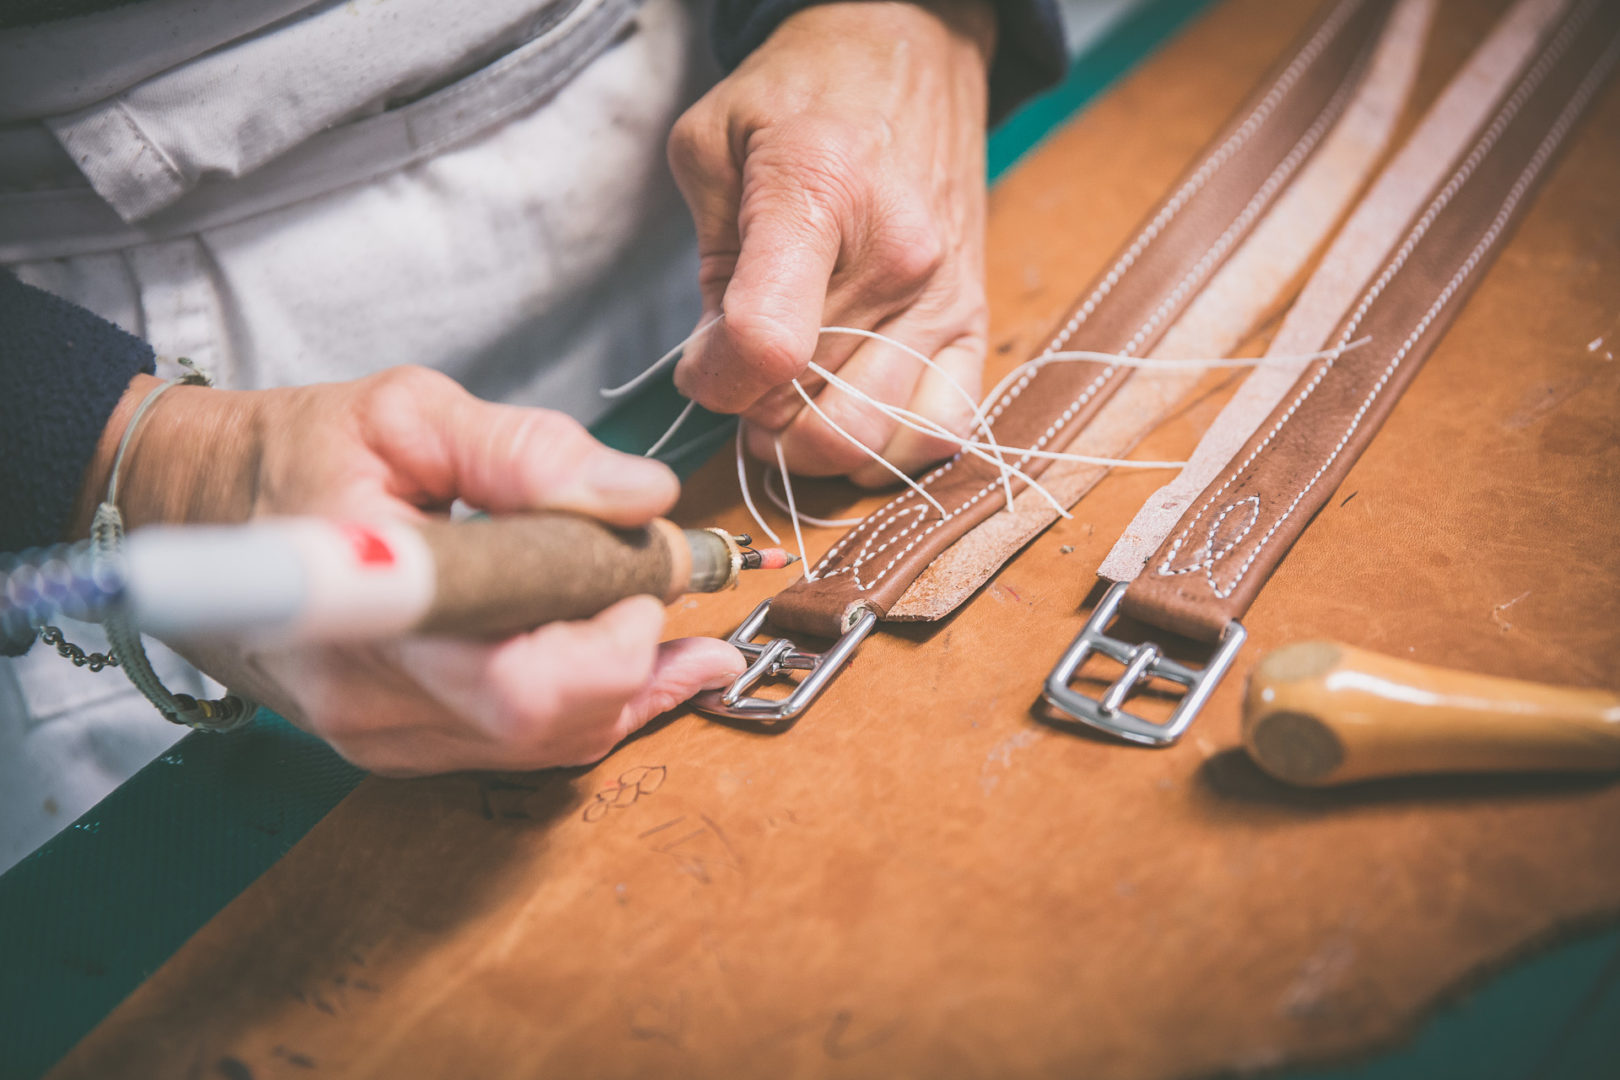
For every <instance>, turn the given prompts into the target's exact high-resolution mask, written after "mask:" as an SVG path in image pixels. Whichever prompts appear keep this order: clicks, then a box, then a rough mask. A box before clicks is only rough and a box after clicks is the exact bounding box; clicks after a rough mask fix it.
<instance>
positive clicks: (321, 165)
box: [0, 0, 713, 870]
mask: <svg viewBox="0 0 1620 1080" xmlns="http://www.w3.org/2000/svg"><path fill="white" fill-rule="evenodd" d="M259 8H260V9H261V10H260V11H259V13H258V14H257V15H256V16H254V17H252V18H250V19H247V20H246V21H244V19H243V16H242V5H240V4H236V3H234V2H233V0H211V2H210V3H206V4H198V3H195V2H194V0H187V2H186V3H185V4H183V5H181V4H176V3H174V2H172V0H146V2H145V3H142V4H137V5H134V6H133V7H129V8H120V9H114V11H112V12H108V13H105V14H104V15H101V16H92V17H90V18H89V19H85V20H74V21H73V22H72V24H71V25H69V26H67V27H66V28H65V29H64V27H62V26H61V25H53V26H51V27H47V28H36V29H35V30H22V31H5V32H0V70H10V71H11V72H12V73H13V74H12V75H11V76H0V125H4V126H0V265H6V266H8V267H10V268H11V269H12V270H13V271H14V272H15V273H16V274H17V275H18V276H19V277H20V278H21V279H22V280H24V281H27V282H29V283H31V284H34V285H37V286H39V287H41V288H44V289H47V290H49V291H51V292H54V293H57V294H59V295H61V296H64V297H66V298H67V299H69V300H72V301H74V302H75V303H78V304H81V305H83V306H85V307H87V308H89V309H90V310H92V311H95V312H97V313H98V314H100V315H102V316H103V317H105V318H107V319H109V320H111V321H113V322H115V323H117V324H119V325H120V326H123V327H124V328H125V329H127V330H129V331H130V332H132V333H135V334H137V335H139V336H141V337H144V338H145V339H146V340H148V341H150V342H151V343H152V345H153V347H154V348H155V349H156V350H157V351H158V353H159V354H160V355H161V356H171V357H172V356H187V357H191V358H192V359H194V360H196V361H197V362H198V363H199V364H201V365H202V366H203V367H205V368H207V369H208V370H209V371H211V372H212V373H213V374H214V375H215V377H216V379H217V381H218V382H219V383H220V384H221V385H224V386H227V387H231V388H238V389H252V388H262V387H270V386H283V385H294V384H303V383H310V382H320V381H330V380H339V379H349V378H354V377H357V376H361V375H365V374H368V373H371V372H374V371H378V370H380V369H383V368H387V367H392V366H395V365H398V364H424V365H427V366H430V367H434V368H438V369H439V370H441V371H445V372H447V373H449V374H451V375H453V376H454V377H455V378H457V379H458V380H459V381H460V382H462V383H463V384H464V385H465V386H467V387H468V388H469V389H470V390H472V391H473V392H474V393H476V394H478V395H480V396H482V397H486V398H489V399H493V400H504V401H510V402H516V403H521V404H532V405H543V406H547V407H550V408H555V409H560V410H563V411H566V412H569V413H571V414H573V415H574V416H576V417H578V418H580V419H581V420H584V421H586V422H589V421H590V420H592V419H594V418H596V417H597V416H599V415H600V414H601V412H602V403H601V399H600V398H599V397H598V396H597V393H596V391H597V390H598V389H599V388H600V387H602V386H604V385H611V384H613V383H616V382H619V381H622V380H623V379H625V378H628V377H629V376H630V375H631V374H633V373H634V372H635V371H637V370H640V368H641V367H643V366H644V365H645V364H646V363H647V362H649V361H650V360H651V359H652V358H653V357H656V356H657V355H658V354H659V353H661V352H662V351H663V349H665V348H666V347H667V346H668V345H669V344H670V343H672V342H673V341H675V340H678V339H679V338H680V337H681V336H682V335H683V334H684V333H686V332H687V330H689V329H690V327H691V326H692V324H693V322H694V321H695V319H696V317H697V314H698V311H699V300H698V296H697V289H696V254H695V243H694V240H693V237H692V233H691V226H690V222H689V220H688V219H687V216H686V213H685V211H684V209H683V208H682V205H681V203H680V199H679V196H678V194H677V192H676V191H675V189H674V185H673V183H672V181H671V180H670V179H669V176H668V170H667V166H666V165H665V160H664V141H665V138H666V137H667V134H668V131H669V128H670V125H671V124H672V123H673V122H674V120H675V118H676V117H677V116H679V114H680V112H681V111H682V110H683V109H684V107H685V106H686V105H687V104H689V103H690V102H691V101H692V100H694V99H695V98H696V96H697V95H698V94H699V93H701V91H702V90H703V89H704V88H705V86H706V85H707V84H708V83H709V82H711V81H712V79H713V72H712V70H711V69H710V67H709V65H708V61H707V60H706V59H705V50H704V49H703V47H702V46H701V43H700V36H701V35H700V31H701V27H702V24H703V22H704V21H705V15H704V13H703V12H701V11H700V10H697V7H696V3H695V2H694V0H640V2H638V0H484V2H483V3H481V4H479V5H445V4H442V3H438V2H436V0H435V2H428V0H389V2H388V3H387V4H378V3H375V2H359V0H345V2H343V3H331V2H316V3H310V2H308V0H277V2H276V3H274V4H269V3H266V4H263V5H259ZM177 13H178V14H177ZM143 14H144V15H145V16H146V17H147V19H148V20H155V21H156V23H157V25H154V24H153V22H151V21H149V22H144V23H143V22H141V21H140V17H141V16H142V15H143ZM182 16H184V17H182ZM165 20H167V21H165ZM137 31H142V32H144V33H146V34H147V35H148V36H149V37H151V38H152V40H153V41H161V43H162V50H161V51H157V46H156V45H154V46H153V47H152V48H151V49H148V50H145V52H143V51H142V50H118V49H117V48H115V47H111V44H113V43H116V42H117V41H118V40H119V39H120V36H123V37H125V38H127V37H128V36H129V35H131V34H133V33H136V32H137ZM75 33H76V34H77V37H75V36H74V34H75ZM188 33H190V34H191V35H192V38H191V41H190V47H189V48H183V47H177V46H176V45H175V42H176V40H177V36H178V39H179V40H182V41H183V40H185V35H186V34H188ZM30 34H33V35H35V37H34V39H33V40H30V39H29V38H28V35H30ZM41 42H43V44H41ZM108 56H113V57H118V58H119V66H117V67H113V66H111V65H110V64H108V63H105V62H103V61H102V60H98V59H97V58H98V57H103V58H105V57H108ZM131 56H133V57H135V59H134V60H131V59H130V57H131ZM153 56H155V57H157V59H156V60H153V59H151V57H153ZM143 57H145V58H146V59H145V60H144V62H143V60H142V58H143ZM75 62H77V64H78V65H79V70H77V71H75V70H74V63H75ZM30 65H31V66H30ZM19 72H20V74H19ZM70 155H71V156H70ZM65 629H66V630H68V633H69V636H70V637H74V638H75V639H78V640H80V643H81V644H82V645H84V647H85V648H87V649H89V648H105V642H104V639H102V638H101V637H100V636H99V633H98V632H97V630H96V628H94V627H87V626H83V625H81V624H74V625H72V626H70V627H65ZM151 651H152V654H153V659H154V663H155V666H156V667H157V668H158V670H159V672H160V674H162V675H164V676H165V678H166V679H167V680H168V681H169V684H170V685H171V687H173V688H174V689H176V690H183V691H185V692H188V693H210V692H217V687H210V686H208V685H206V684H205V682H204V681H203V680H202V678H201V676H200V675H198V673H196V672H195V671H193V670H191V669H190V668H189V667H188V666H187V665H186V664H185V663H184V661H182V660H180V659H179V658H178V657H176V656H174V655H173V654H172V653H169V652H168V651H167V650H164V649H162V648H161V646H156V645H155V644H154V646H153V648H152V650H151ZM181 734H183V731H182V730H181V729H178V728H175V727H173V726H171V725H169V724H168V723H166V722H165V721H163V720H162V719H161V717H159V716H158V715H157V713H156V712H155V711H154V710H153V709H152V708H151V707H150V706H149V705H147V704H146V702H145V701H144V700H143V699H141V698H140V697H139V696H138V695H136V694H135V693H134V691H133V689H132V688H131V687H130V686H129V685H128V683H127V681H126V680H125V679H124V677H123V676H122V675H121V674H120V673H117V672H115V671H110V670H109V671H103V672H101V673H99V674H91V673H89V672H88V671H83V670H79V669H75V668H73V667H72V666H71V665H69V664H68V663H67V662H66V661H64V660H62V659H61V658H59V657H57V656H56V655H55V654H54V652H53V651H51V650H50V649H48V648H46V647H44V646H40V645H36V646H35V647H34V649H33V650H32V651H31V652H30V653H29V654H28V655H27V656H24V657H22V658H19V659H15V660H0V870H4V869H5V868H6V867H8V866H10V865H11V864H12V863H14V862H15V861H16V860H17V859H19V858H21V857H22V856H23V855H25V854H27V852H29V851H31V850H32V849H33V848H34V847H36V846H38V844H40V843H41V842H43V841H44V840H45V839H47V838H48V837H49V836H50V835H52V834H53V833H54V832H55V831H56V830H58V829H60V828H62V827H63V826H65V825H66V824H68V823H69V822H71V821H72V820H73V819H74V818H75V817H76V816H78V815H79V814H80V813H82V812H83V811H84V810H86V809H88V808H89V807H90V806H91V805H93V804H94V803H95V802H96V801H97V800H99V799H100V798H102V797H103V796H104V795H105V794H106V793H107V792H108V791H110V790H111V789H112V788H113V787H115V786H116V785H117V784H118V783H119V782H121V781H122V780H123V779H124V778H126V777H127V776H128V775H130V774H131V773H133V772H134V771H135V770H136V769H138V768H139V767H140V766H142V765H144V764H145V763H146V762H147V761H149V760H151V759H152V758H153V757H155V756H157V755H158V754H160V753H162V752H163V751H164V750H165V749H166V748H167V747H168V746H169V744H170V743H172V742H173V741H174V739H176V738H177V737H178V736H179V735H181Z"/></svg>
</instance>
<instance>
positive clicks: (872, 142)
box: [669, 0, 995, 484]
mask: <svg viewBox="0 0 1620 1080" xmlns="http://www.w3.org/2000/svg"><path fill="white" fill-rule="evenodd" d="M994 26H995V18H994V14H993V13H992V11H991V9H990V8H989V6H988V5H986V4H984V3H983V2H982V0H944V2H939V3H929V4H926V5H925V4H922V3H877V2H870V3H869V2H856V3H830V4H822V5H817V6H814V7H809V8H806V9H804V10H802V11H800V12H798V13H796V14H794V15H792V16H791V17H789V18H788V19H787V20H786V21H784V22H783V23H782V25H781V26H780V27H778V28H777V30H776V31H775V33H773V34H772V35H771V37H770V38H769V39H768V40H767V41H766V42H765V43H764V44H763V45H762V46H760V48H758V49H757V50H755V52H754V53H753V54H752V55H750V56H749V57H748V59H747V60H746V61H745V62H744V63H743V64H742V65H741V66H740V67H739V68H738V69H737V70H736V71H735V72H734V73H733V74H732V75H730V76H729V77H728V78H726V79H725V80H723V81H722V82H721V83H720V84H719V85H717V86H716V87H715V88H714V89H713V90H711V91H710V92H709V94H708V95H707V96H705V97H704V98H703V99H702V100H701V101H699V102H698V103H697V104H696V105H694V106H692V108H691V109H690V110H689V111H688V112H687V113H686V115H684V116H683V117H681V119H680V121H679V122H678V123H677V124H676V126H675V130H674V132H673V133H672V135H671V136H670V143H669V156H670V164H671V167H672V168H673V170H674V173H675V178H676V181H677V182H678V183H679V185H680V188H681V192H682V193H683V195H684V196H685V197H686V202H687V205H688V206H689V207H690V208H691V211H692V216H693V219H694V220H695V222H696V224H697V233H698V244H699V250H700V252H701V256H702V267H701V271H700V274H701V284H702V288H703V298H704V306H705V309H706V310H705V314H704V318H703V321H704V322H707V321H708V320H709V319H711V318H713V316H714V315H716V314H718V313H720V312H722V311H723V312H724V313H725V318H724V320H722V321H721V322H719V323H718V324H716V325H715V326H714V327H713V328H712V329H711V330H709V331H708V332H707V333H705V334H703V335H702V336H701V337H699V338H698V339H697V340H696V341H695V342H694V343H693V345H692V346H691V347H690V348H689V349H688V350H687V354H686V355H685V356H684V357H683V358H682V360H681V363H680V365H679V366H678V367H677V369H676V373H675V381H676V385H677V386H678V387H679V388H680V390H681V392H682V393H684V394H686V395H687V396H688V397H690V398H692V399H694V400H696V401H697V402H698V403H699V404H702V405H704V406H706V407H708V408H711V409H715V410H717V411H721V412H732V413H741V414H742V415H743V416H744V417H745V418H746V419H747V420H748V421H749V426H750V432H751V434H750V440H751V449H752V450H753V452H754V453H755V454H756V455H759V456H761V457H765V458H767V459H770V458H771V457H772V456H773V454H774V452H773V451H772V449H771V440H772V438H773V437H774V436H775V435H777V434H780V436H781V438H782V445H783V449H784V451H785V453H786V454H787V458H788V462H789V466H790V467H791V468H793V469H794V470H795V471H798V472H804V473H808V474H811V475H829V474H838V473H850V474H851V475H852V477H853V479H855V480H856V481H857V482H860V483H872V484H877V483H887V482H888V481H889V480H890V479H892V477H891V474H889V473H888V472H887V471H886V470H884V469H883V468H882V467H881V466H879V465H877V464H876V463H875V462H873V461H872V460H871V459H870V457H868V456H867V455H866V454H864V453H862V452H861V451H860V450H859V449H858V448H856V447H853V446H851V445H849V443H848V442H847V441H846V440H844V439H843V438H841V437H840V436H839V435H838V434H837V433H836V432H834V431H832V430H831V429H830V428H829V427H828V426H827V425H826V424H824V423H823V422H822V421H821V420H820V419H819V418H818V417H816V416H815V415H814V414H813V413H812V412H811V411H810V410H808V409H807V408H805V406H804V404H803V401H802V399H801V398H800V397H799V395H798V394H797V392H796V391H795V390H794V389H793V387H792V386H791V385H790V383H791V380H793V379H794V378H798V377H800V376H802V375H804V373H805V370H806V364H807V363H808V362H809V361H810V360H812V359H814V360H815V361H816V362H817V363H819V364H820V365H822V366H823V367H825V368H827V369H828V370H831V371H836V372H837V373H838V374H839V376H840V377H842V378H844V379H847V380H848V381H849V382H851V383H853V384H854V385H856V386H858V387H860V388H861V389H862V390H864V391H865V392H867V393H869V394H871V395H872V396H874V397H876V398H878V399H879V400H882V401H885V402H889V403H892V404H896V405H901V406H904V407H907V408H909V409H911V410H912V411H914V412H917V413H921V414H923V415H924V416H927V417H929V418H930V419H932V420H934V421H935V422H937V423H940V424H942V425H944V426H945V427H947V428H948V429H950V430H952V431H953V432H956V433H957V434H965V433H966V432H967V431H968V428H969V422H970V420H971V416H972V409H971V405H970V403H969V402H968V401H967V400H964V398H963V397H962V396H961V394H960V393H959V392H958V391H956V390H955V389H953V388H952V387H951V386H950V383H949V381H948V380H947V379H945V378H943V377H942V376H940V375H939V374H937V373H935V372H932V371H929V370H928V369H926V368H924V366H923V365H922V364H920V363H918V362H917V361H916V360H915V359H913V358H911V357H908V356H906V355H905V354H904V353H903V352H901V351H900V350H898V349H895V348H893V347H891V346H888V345H884V344H882V343H879V342H873V341H868V340H863V339H859V338H853V337H848V336H843V335H838V336H834V335H826V336H823V337H820V338H819V339H818V335H817V331H818V329H819V328H820V327H821V326H822V325H823V324H826V325H842V326H852V327H856V328H859V329H863V330H877V331H879V332H881V333H884V334H887V335H889V336H890V337H894V338H897V339H899V340H900V341H903V342H905V343H906V344H908V345H910V346H912V347H913V348H915V349H917V350H918V351H920V352H922V353H923V354H924V355H927V356H930V357H932V358H933V359H934V360H935V361H936V362H937V363H938V364H939V365H941V367H943V368H944V369H945V370H946V371H948V372H949V373H950V375H951V376H952V377H953V378H954V379H955V380H956V381H957V382H958V383H960V384H961V385H962V386H964V387H965V388H966V389H967V391H968V393H969V394H971V395H972V396H973V397H974V398H977V396H978V393H979V391H980V374H981V369H982V367H983V364H984V355H985V336H986V333H987V313H986V307H985V297H984V213H985V209H984V203H985V179H984V169H985V166H984V128H985V110H986V97H987V90H986V68H987V65H988V57H989V55H990V53H991V51H992V49H993V36H994ZM699 325H702V323H700V324H699ZM802 381H803V384H804V386H805V388H806V389H807V390H809V391H810V392H811V394H812V396H814V397H815V398H816V402H817V405H818V406H820V407H821V408H822V409H823V410H824V411H825V412H826V413H827V415H828V416H829V417H831V418H832V419H833V421H834V422H835V423H837V424H838V425H839V426H840V427H842V428H843V429H844V430H845V431H848V432H849V433H850V434H852V435H854V436H856V437H857V438H859V439H860V441H861V442H862V443H864V444H865V445H866V446H868V447H870V448H872V449H873V450H877V451H879V452H881V453H882V454H883V455H884V456H885V457H887V458H888V459H889V460H890V461H892V462H894V463H895V464H897V465H898V466H899V467H900V468H902V469H905V470H907V471H914V470H916V469H918V468H920V467H922V466H923V465H926V464H928V463H929V462H932V461H935V460H938V459H939V458H941V457H943V456H945V455H946V454H948V453H950V452H952V451H953V450H954V449H955V447H954V446H953V445H952V444H951V443H949V442H947V441H944V440H941V439H938V438H934V437H931V436H925V435H921V434H918V433H916V432H913V431H909V430H907V429H905V428H902V427H899V426H897V425H896V424H895V422H894V421H892V420H889V419H888V418H886V417H884V416H883V415H882V414H880V413H878V412H877V411H876V410H874V409H872V408H871V406H870V405H867V404H863V403H861V402H859V401H858V400H857V399H855V398H854V397H852V396H851V395H849V394H847V393H845V392H843V391H841V390H838V389H837V388H833V387H827V386H825V385H824V384H822V383H821V382H820V380H816V379H814V378H813V377H812V378H809V379H805V380H802Z"/></svg>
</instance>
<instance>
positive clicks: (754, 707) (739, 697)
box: [692, 600, 878, 725]
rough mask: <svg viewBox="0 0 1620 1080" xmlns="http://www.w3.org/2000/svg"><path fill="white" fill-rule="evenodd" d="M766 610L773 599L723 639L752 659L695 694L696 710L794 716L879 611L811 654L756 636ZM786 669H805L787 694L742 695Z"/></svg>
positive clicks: (772, 720)
mask: <svg viewBox="0 0 1620 1080" xmlns="http://www.w3.org/2000/svg"><path fill="white" fill-rule="evenodd" d="M770 613H771V602H770V601H769V600H765V601H764V602H762V603H761V604H760V605H759V606H758V607H756V608H755V609H754V610H753V612H751V613H750V614H749V616H748V618H746V619H744V620H743V621H742V625H741V626H739V627H737V629H735V630H733V631H732V632H731V635H730V636H729V637H727V638H726V641H727V642H728V643H729V644H731V645H732V646H734V647H735V648H736V649H738V650H739V651H740V652H741V653H742V654H743V655H744V656H746V657H748V658H749V660H750V661H752V662H751V663H750V664H749V665H748V670H746V671H744V672H743V673H742V674H741V675H739V676H737V677H736V678H735V679H733V680H732V681H731V685H730V686H728V687H726V688H725V689H724V690H704V691H703V692H701V693H699V694H697V695H696V696H695V697H693V698H692V704H693V705H695V706H696V707H697V708H698V709H700V710H701V711H703V712H706V713H709V714H711V715H713V716H722V717H726V718H727V719H730V720H750V721H753V722H754V723H762V724H772V725H776V724H784V723H786V722H787V721H789V720H793V719H796V718H797V717H798V716H799V714H800V713H802V712H804V710H805V709H807V708H809V707H810V704H811V702H813V701H815V699H816V698H817V697H818V696H819V695H820V694H821V691H822V690H824V689H826V686H827V684H828V683H830V682H831V681H832V680H833V678H834V677H835V676H836V675H837V674H838V672H839V671H840V670H842V669H843V667H844V665H845V664H846V663H848V662H849V658H850V656H851V655H852V654H853V653H854V652H855V649H856V648H857V647H858V646H859V645H860V643H861V642H862V641H865V640H866V637H867V635H868V634H870V633H871V632H872V631H873V629H875V628H876V627H877V624H878V617H877V612H875V611H863V612H861V616H860V618H859V619H857V620H856V621H855V625H853V626H851V627H850V628H849V629H848V630H845V631H844V633H843V635H842V636H840V637H839V639H838V640H837V641H836V642H834V643H833V647H832V648H830V649H828V650H827V651H826V652H820V653H814V652H806V651H804V650H803V649H800V648H799V646H798V645H797V644H795V643H794V642H793V640H792V639H791V638H784V637H778V638H772V639H771V640H769V641H765V642H757V641H755V640H754V638H755V637H756V636H757V635H758V634H759V632H760V630H761V629H763V628H764V626H765V620H766V619H767V618H768V617H769V616H770ZM784 671H806V672H809V674H808V675H806V676H805V677H804V678H803V679H801V680H799V683H798V685H797V686H795V687H794V688H793V691H792V692H791V693H789V694H788V696H787V697H785V698H781V699H777V700H773V699H771V698H762V697H750V696H746V695H747V694H748V692H749V691H750V690H752V689H753V688H754V687H755V686H758V685H759V684H760V683H761V682H763V681H765V680H766V679H769V678H774V677H776V676H777V675H780V674H781V673H782V672H784Z"/></svg>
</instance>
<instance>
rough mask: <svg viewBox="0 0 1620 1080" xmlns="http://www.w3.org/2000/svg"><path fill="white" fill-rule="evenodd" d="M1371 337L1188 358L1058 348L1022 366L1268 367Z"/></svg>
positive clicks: (1355, 345)
mask: <svg viewBox="0 0 1620 1080" xmlns="http://www.w3.org/2000/svg"><path fill="white" fill-rule="evenodd" d="M1371 340H1372V335H1370V334H1369V335H1367V336H1366V337H1359V338H1357V339H1356V340H1354V341H1352V342H1349V343H1348V344H1346V345H1345V346H1344V347H1343V348H1333V349H1323V350H1321V351H1320V352H1313V353H1299V354H1297V355H1294V356H1238V357H1208V358H1206V357H1198V358H1195V359H1194V358H1189V359H1186V360H1165V359H1161V358H1159V357H1156V356H1120V355H1118V354H1116V353H1104V352H1090V351H1088V350H1085V349H1070V350H1066V351H1064V352H1055V353H1051V354H1049V355H1047V356H1044V357H1041V358H1040V359H1039V360H1031V361H1029V362H1028V363H1027V364H1024V365H1022V366H1024V367H1027V366H1029V364H1034V363H1043V364H1044V363H1050V362H1053V361H1070V362H1072V361H1076V360H1095V361H1098V362H1100V363H1104V364H1113V365H1114V366H1115V367H1133V368H1154V369H1156V370H1165V369H1174V368H1184V367H1202V368H1243V367H1266V366H1268V365H1271V364H1308V363H1310V362H1311V361H1312V360H1326V359H1328V358H1329V357H1332V358H1334V359H1337V358H1338V357H1339V356H1341V355H1343V354H1344V353H1347V352H1352V351H1354V350H1356V349H1359V348H1361V347H1362V346H1363V345H1365V344H1367V343H1368V342H1369V341H1371Z"/></svg>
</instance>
